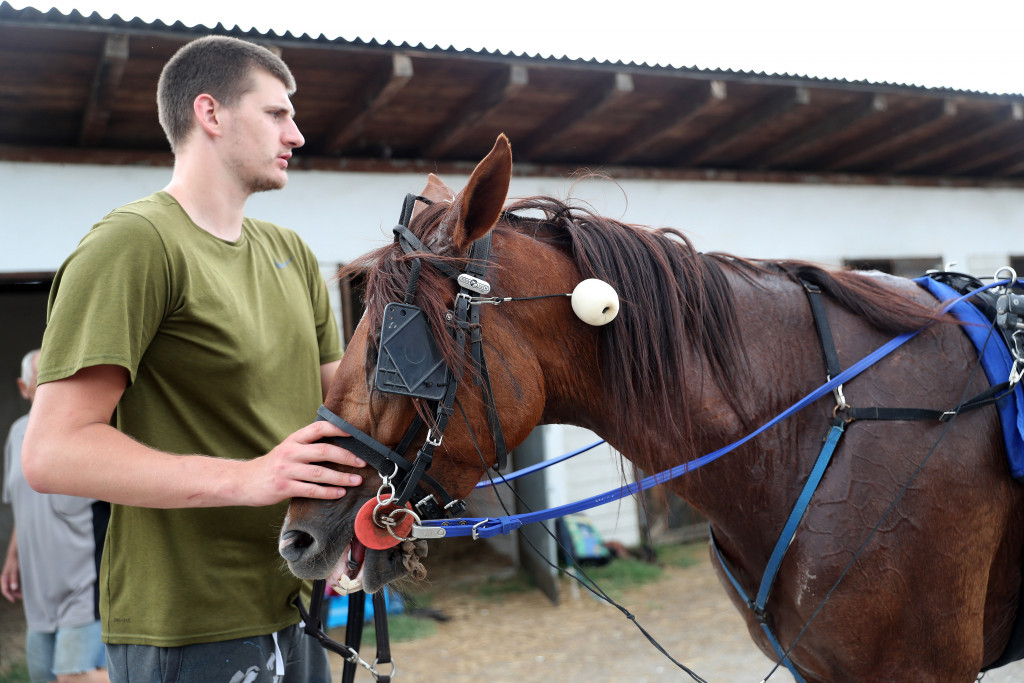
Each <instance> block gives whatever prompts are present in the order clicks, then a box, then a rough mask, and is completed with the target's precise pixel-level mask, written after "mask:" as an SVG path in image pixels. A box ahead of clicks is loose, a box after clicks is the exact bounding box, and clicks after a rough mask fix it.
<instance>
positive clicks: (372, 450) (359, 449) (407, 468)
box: [316, 406, 465, 519]
mask: <svg viewBox="0 0 1024 683" xmlns="http://www.w3.org/2000/svg"><path fill="white" fill-rule="evenodd" d="M316 415H317V417H316V419H317V420H318V421H319V420H326V421H327V422H330V423H331V424H333V425H335V426H336V427H338V428H340V429H342V430H344V431H346V432H348V433H349V434H350V435H351V436H347V437H346V436H339V437H330V438H329V439H327V440H328V441H330V442H331V443H334V444H335V445H337V446H341V447H342V448H344V449H346V450H348V451H351V452H352V453H354V454H356V455H358V456H359V457H360V458H362V459H363V460H365V461H366V462H368V463H369V464H370V465H371V466H372V467H373V468H374V469H376V470H377V471H378V472H380V473H382V474H385V475H386V476H391V475H390V474H387V473H389V472H391V473H395V471H396V468H397V470H398V473H404V474H405V477H403V481H404V482H405V487H404V489H405V492H406V493H407V494H408V497H406V498H405V500H404V501H403V503H402V504H403V505H404V504H405V502H408V501H409V499H410V497H411V496H412V495H413V494H415V496H416V498H417V501H418V502H417V503H416V506H417V508H420V512H419V514H420V516H421V517H424V518H430V519H436V518H439V517H443V516H444V515H445V512H444V511H442V510H441V509H440V507H439V506H438V505H437V503H436V502H435V501H434V499H433V496H431V495H430V494H428V493H427V492H426V491H425V490H424V489H423V488H421V487H420V486H419V485H418V484H419V482H421V481H422V482H423V483H425V484H426V485H427V486H429V487H430V488H431V489H433V490H434V494H435V495H437V496H439V497H440V500H441V503H442V505H443V506H444V507H445V510H448V511H449V514H461V513H462V510H463V509H464V508H465V504H464V503H462V502H461V501H456V500H455V499H453V498H452V497H451V496H450V495H449V494H448V492H447V491H446V490H445V489H444V487H443V486H441V484H440V483H438V482H437V481H436V480H435V479H434V478H433V477H431V476H430V475H429V474H427V473H426V472H425V471H421V472H420V474H419V476H418V477H417V478H415V479H414V478H412V477H413V475H414V473H415V472H416V468H415V466H414V465H411V464H409V461H408V460H406V459H405V458H403V457H402V456H401V455H399V454H398V453H396V452H395V451H392V450H391V449H389V448H387V447H386V446H384V445H383V444H382V443H380V442H379V441H377V440H376V439H374V438H373V437H371V436H370V435H369V434H366V433H365V432H363V431H362V430H360V429H359V428H357V427H355V426H353V425H352V424H350V423H348V422H347V421H345V420H344V419H342V418H341V417H339V416H337V415H335V414H334V413H333V412H331V411H330V410H328V409H327V408H326V407H324V406H320V408H318V409H317V412H316ZM424 469H425V468H424Z"/></svg>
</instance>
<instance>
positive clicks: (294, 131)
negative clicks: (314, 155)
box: [284, 119, 306, 149]
mask: <svg viewBox="0 0 1024 683" xmlns="http://www.w3.org/2000/svg"><path fill="white" fill-rule="evenodd" d="M290 121H291V125H290V126H288V128H287V129H286V130H285V135H284V141H285V143H287V144H288V146H289V147H291V148H292V149H295V148H296V147H302V146H303V145H304V144H306V138H304V137H302V133H300V132H299V126H298V125H297V124H296V123H295V120H294V119H290Z"/></svg>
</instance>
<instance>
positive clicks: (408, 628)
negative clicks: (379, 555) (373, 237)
mask: <svg viewBox="0 0 1024 683" xmlns="http://www.w3.org/2000/svg"><path fill="white" fill-rule="evenodd" d="M436 632H437V623H436V622H435V621H434V620H433V619H430V618H427V617H414V616H409V615H408V614H389V615H388V635H389V637H390V640H391V642H392V643H404V642H408V641H410V640H418V639H419V638H426V637H428V636H432V635H434V633H436ZM328 635H329V636H330V637H331V638H333V639H334V640H336V641H338V642H339V643H344V642H345V627H344V626H341V627H338V628H332V629H331V630H330V631H329V632H328ZM376 645H377V632H376V631H375V630H374V626H373V621H368V622H366V624H365V625H364V626H363V644H362V647H360V648H359V649H360V650H361V656H362V657H363V659H367V657H366V656H367V655H370V658H369V659H368V660H367V661H372V660H373V656H372V653H373V652H374V649H375V647H376ZM0 683H4V681H2V680H0Z"/></svg>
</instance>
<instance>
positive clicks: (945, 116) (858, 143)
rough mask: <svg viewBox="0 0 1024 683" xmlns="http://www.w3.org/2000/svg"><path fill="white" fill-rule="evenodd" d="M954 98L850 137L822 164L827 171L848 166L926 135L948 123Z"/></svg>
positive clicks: (943, 100) (889, 151)
mask: <svg viewBox="0 0 1024 683" xmlns="http://www.w3.org/2000/svg"><path fill="white" fill-rule="evenodd" d="M956 114H957V106H956V102H954V101H953V100H951V99H942V100H940V101H938V102H933V103H929V104H927V105H925V106H924V107H921V108H920V109H919V110H918V111H917V112H915V113H913V114H911V115H909V116H902V117H900V118H898V119H896V120H895V121H894V122H893V124H892V125H889V126H883V127H881V128H880V129H878V130H876V131H875V132H873V133H871V134H869V135H866V136H864V137H862V138H858V139H856V140H853V141H851V142H850V143H849V144H848V145H846V147H845V149H841V150H837V151H835V152H832V153H831V154H832V157H833V158H832V159H831V160H829V161H828V162H827V163H824V164H822V166H821V168H823V169H824V170H826V171H835V170H839V169H844V168H850V167H851V166H854V165H856V164H858V163H864V162H866V161H870V160H871V159H873V158H875V157H877V156H880V155H882V154H886V153H891V152H892V151H893V150H894V148H896V147H899V146H900V145H903V144H906V143H908V142H912V141H914V140H917V139H920V138H922V137H925V136H926V135H928V134H930V133H932V132H934V131H935V129H936V128H941V127H943V126H947V125H949V121H950V119H951V118H953V117H954V116H956Z"/></svg>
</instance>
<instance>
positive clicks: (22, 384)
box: [18, 377, 30, 401]
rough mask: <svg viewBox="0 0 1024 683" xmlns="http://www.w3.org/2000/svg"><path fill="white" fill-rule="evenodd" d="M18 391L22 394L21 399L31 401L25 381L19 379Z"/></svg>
mask: <svg viewBox="0 0 1024 683" xmlns="http://www.w3.org/2000/svg"><path fill="white" fill-rule="evenodd" d="M18 391H20V392H21V397H22V398H23V399H25V400H26V401H28V400H30V399H29V396H28V385H27V384H25V380H23V379H22V378H20V377H19V378H18Z"/></svg>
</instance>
